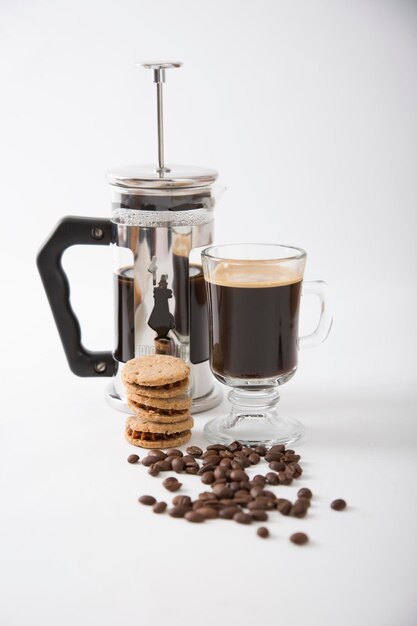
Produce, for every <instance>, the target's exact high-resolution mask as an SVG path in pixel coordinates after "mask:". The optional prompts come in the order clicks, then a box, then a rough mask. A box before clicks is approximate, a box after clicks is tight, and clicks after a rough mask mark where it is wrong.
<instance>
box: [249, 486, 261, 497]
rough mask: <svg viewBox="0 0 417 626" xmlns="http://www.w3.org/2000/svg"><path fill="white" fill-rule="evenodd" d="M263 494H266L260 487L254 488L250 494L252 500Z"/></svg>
mask: <svg viewBox="0 0 417 626" xmlns="http://www.w3.org/2000/svg"><path fill="white" fill-rule="evenodd" d="M263 492H264V490H263V487H261V486H260V485H259V486H256V487H252V488H251V490H250V492H249V493H250V495H251V496H252V498H256V497H257V496H260V495H261V493H263Z"/></svg>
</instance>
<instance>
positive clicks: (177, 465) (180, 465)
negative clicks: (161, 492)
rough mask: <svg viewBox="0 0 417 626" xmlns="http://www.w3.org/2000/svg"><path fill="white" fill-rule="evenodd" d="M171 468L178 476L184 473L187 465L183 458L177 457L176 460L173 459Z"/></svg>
mask: <svg viewBox="0 0 417 626" xmlns="http://www.w3.org/2000/svg"><path fill="white" fill-rule="evenodd" d="M171 466H172V469H173V470H174V472H177V474H181V472H182V471H183V469H184V467H185V463H184V461H183V460H182V458H181V457H179V456H177V457H175V458H174V459H172V462H171Z"/></svg>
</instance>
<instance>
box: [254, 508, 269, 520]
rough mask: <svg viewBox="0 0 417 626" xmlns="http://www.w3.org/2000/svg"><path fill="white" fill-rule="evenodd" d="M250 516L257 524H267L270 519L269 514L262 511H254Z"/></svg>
mask: <svg viewBox="0 0 417 626" xmlns="http://www.w3.org/2000/svg"><path fill="white" fill-rule="evenodd" d="M250 514H251V515H252V519H254V520H255V521H256V522H266V520H267V519H268V513H266V511H262V509H253V510H251V512H250Z"/></svg>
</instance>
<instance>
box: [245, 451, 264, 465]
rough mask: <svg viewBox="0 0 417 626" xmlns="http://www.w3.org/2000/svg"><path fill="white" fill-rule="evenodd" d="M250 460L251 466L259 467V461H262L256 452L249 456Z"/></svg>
mask: <svg viewBox="0 0 417 626" xmlns="http://www.w3.org/2000/svg"><path fill="white" fill-rule="evenodd" d="M248 459H249V461H250V463H251V465H257V464H258V463H259V461H260V460H261V457H260V455H259V454H256V452H252V454H250V455H249V456H248Z"/></svg>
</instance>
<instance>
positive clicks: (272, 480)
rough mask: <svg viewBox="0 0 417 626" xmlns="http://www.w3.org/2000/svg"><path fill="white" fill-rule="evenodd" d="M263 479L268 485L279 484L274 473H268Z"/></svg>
mask: <svg viewBox="0 0 417 626" xmlns="http://www.w3.org/2000/svg"><path fill="white" fill-rule="evenodd" d="M265 478H266V482H267V483H268V485H278V484H279V483H280V480H279V478H278V474H275V472H268V473H267V474H266V475H265Z"/></svg>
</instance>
